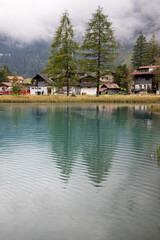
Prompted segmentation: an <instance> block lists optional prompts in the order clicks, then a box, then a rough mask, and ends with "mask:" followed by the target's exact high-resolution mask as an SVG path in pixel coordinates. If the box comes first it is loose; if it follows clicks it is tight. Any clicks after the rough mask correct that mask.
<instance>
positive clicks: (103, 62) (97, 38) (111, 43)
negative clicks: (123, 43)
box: [82, 7, 117, 96]
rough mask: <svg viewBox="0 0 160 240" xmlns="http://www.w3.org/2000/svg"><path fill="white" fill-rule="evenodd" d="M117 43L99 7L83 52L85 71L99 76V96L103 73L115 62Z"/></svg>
mask: <svg viewBox="0 0 160 240" xmlns="http://www.w3.org/2000/svg"><path fill="white" fill-rule="evenodd" d="M116 47H117V45H116V41H115V38H114V31H113V29H112V28H111V22H109V21H108V16H107V15H104V14H103V9H102V8H101V7H98V9H97V10H96V12H95V13H93V14H92V19H91V20H89V22H88V24H87V28H86V31H85V36H84V41H83V45H82V52H83V55H84V59H85V61H84V62H83V66H85V69H86V70H88V71H90V72H92V73H96V74H97V96H99V80H100V76H101V74H102V73H104V72H105V70H108V69H109V68H110V66H111V63H113V62H114V60H115V56H116V53H115V50H116Z"/></svg>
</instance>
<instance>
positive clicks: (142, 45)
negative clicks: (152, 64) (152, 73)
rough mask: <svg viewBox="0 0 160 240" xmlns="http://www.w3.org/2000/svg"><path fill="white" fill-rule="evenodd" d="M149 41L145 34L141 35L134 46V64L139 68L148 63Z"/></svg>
mask: <svg viewBox="0 0 160 240" xmlns="http://www.w3.org/2000/svg"><path fill="white" fill-rule="evenodd" d="M147 50H148V49H147V41H146V38H145V36H144V35H140V36H139V37H138V39H137V41H136V44H135V46H134V48H133V54H132V64H133V67H135V68H138V67H140V66H143V65H147V63H148V62H147Z"/></svg>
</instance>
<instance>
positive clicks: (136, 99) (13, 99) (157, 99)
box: [0, 95, 160, 108]
mask: <svg viewBox="0 0 160 240" xmlns="http://www.w3.org/2000/svg"><path fill="white" fill-rule="evenodd" d="M64 102H73V103H81V102H82V103H83V102H93V103H94V102H95V103H131V104H136V103H142V104H151V103H153V104H156V103H157V104H158V103H159V104H160V96H157V95H143V96H137V95H125V96H123V95H122V96H120V95H104V96H100V97H96V96H69V97H67V96H54V95H52V96H51V95H50V96H31V95H20V96H17V95H2V96H0V103H64ZM158 108H160V107H159V105H158Z"/></svg>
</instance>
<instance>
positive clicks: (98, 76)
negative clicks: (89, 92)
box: [97, 70, 100, 97]
mask: <svg viewBox="0 0 160 240" xmlns="http://www.w3.org/2000/svg"><path fill="white" fill-rule="evenodd" d="M99 82H100V71H99V70H98V71H97V97H99Z"/></svg>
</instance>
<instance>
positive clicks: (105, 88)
mask: <svg viewBox="0 0 160 240" xmlns="http://www.w3.org/2000/svg"><path fill="white" fill-rule="evenodd" d="M119 90H120V87H119V86H118V84H116V83H104V84H102V85H101V87H100V89H99V94H100V95H104V94H117V93H118V92H119Z"/></svg>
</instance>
